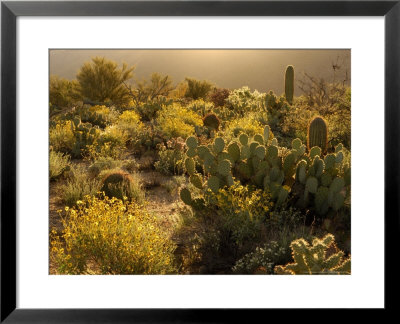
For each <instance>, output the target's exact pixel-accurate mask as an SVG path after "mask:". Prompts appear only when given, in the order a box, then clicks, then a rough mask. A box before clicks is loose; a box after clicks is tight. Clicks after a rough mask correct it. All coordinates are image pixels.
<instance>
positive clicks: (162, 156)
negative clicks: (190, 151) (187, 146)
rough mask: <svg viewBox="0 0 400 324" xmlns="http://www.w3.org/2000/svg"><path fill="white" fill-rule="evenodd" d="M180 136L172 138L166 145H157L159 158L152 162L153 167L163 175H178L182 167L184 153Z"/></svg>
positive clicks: (181, 171)
mask: <svg viewBox="0 0 400 324" xmlns="http://www.w3.org/2000/svg"><path fill="white" fill-rule="evenodd" d="M183 146H184V142H183V140H182V138H177V139H172V140H170V141H168V142H167V145H163V144H160V145H159V146H158V148H159V149H158V157H159V160H158V161H157V162H156V163H155V164H154V167H155V169H156V170H157V171H158V172H160V173H162V174H165V175H180V174H182V173H183V169H184V158H185V153H184V151H183Z"/></svg>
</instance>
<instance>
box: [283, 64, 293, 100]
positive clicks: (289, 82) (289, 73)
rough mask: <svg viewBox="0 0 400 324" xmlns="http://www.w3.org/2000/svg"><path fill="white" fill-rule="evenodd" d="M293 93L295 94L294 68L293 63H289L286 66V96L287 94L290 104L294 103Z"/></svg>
mask: <svg viewBox="0 0 400 324" xmlns="http://www.w3.org/2000/svg"><path fill="white" fill-rule="evenodd" d="M293 94H294V68H293V66H292V65H289V66H288V67H287V68H286V73H285V96H286V101H287V102H288V103H289V104H292V103H293Z"/></svg>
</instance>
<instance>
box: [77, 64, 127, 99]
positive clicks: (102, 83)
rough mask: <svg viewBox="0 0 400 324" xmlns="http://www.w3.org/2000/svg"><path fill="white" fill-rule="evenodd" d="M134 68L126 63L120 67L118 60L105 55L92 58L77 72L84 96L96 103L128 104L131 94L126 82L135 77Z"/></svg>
mask: <svg viewBox="0 0 400 324" xmlns="http://www.w3.org/2000/svg"><path fill="white" fill-rule="evenodd" d="M134 69H135V67H134V66H133V67H128V66H127V64H125V63H124V64H122V67H121V68H119V67H118V64H117V63H116V62H114V61H111V60H108V59H106V58H104V57H94V58H92V61H90V62H86V63H84V64H83V66H82V67H81V68H80V70H79V72H78V74H77V80H78V82H79V87H80V92H81V95H82V97H83V98H84V99H86V100H89V101H93V102H96V103H106V102H111V103H112V104H116V105H126V104H128V103H129V101H130V96H129V92H128V90H127V89H126V87H125V86H124V83H125V82H127V81H128V80H130V79H131V78H132V77H133V71H134Z"/></svg>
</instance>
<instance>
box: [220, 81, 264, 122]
mask: <svg viewBox="0 0 400 324" xmlns="http://www.w3.org/2000/svg"><path fill="white" fill-rule="evenodd" d="M264 100H265V94H262V93H260V92H258V91H257V90H255V91H253V92H251V90H250V88H249V87H242V88H240V89H235V90H233V91H231V93H230V94H229V96H228V98H227V99H226V100H225V102H226V106H227V107H228V108H229V109H231V110H233V111H234V112H235V114H236V115H237V116H240V117H244V116H246V115H247V114H248V113H249V112H251V111H260V110H265V108H264Z"/></svg>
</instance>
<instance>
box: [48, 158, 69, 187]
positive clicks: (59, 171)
mask: <svg viewBox="0 0 400 324" xmlns="http://www.w3.org/2000/svg"><path fill="white" fill-rule="evenodd" d="M69 170H70V157H69V155H64V154H63V153H60V152H54V151H50V154H49V176H50V181H51V180H56V179H58V178H59V177H60V176H62V175H63V173H64V172H66V171H69Z"/></svg>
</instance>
